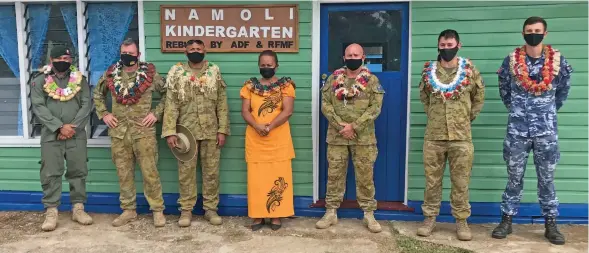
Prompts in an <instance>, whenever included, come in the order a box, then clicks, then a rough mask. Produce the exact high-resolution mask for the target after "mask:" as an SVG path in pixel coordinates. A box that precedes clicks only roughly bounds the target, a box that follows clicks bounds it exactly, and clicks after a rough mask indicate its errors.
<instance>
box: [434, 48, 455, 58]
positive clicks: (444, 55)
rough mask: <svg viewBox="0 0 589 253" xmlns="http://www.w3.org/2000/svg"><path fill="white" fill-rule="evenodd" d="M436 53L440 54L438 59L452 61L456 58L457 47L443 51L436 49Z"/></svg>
mask: <svg viewBox="0 0 589 253" xmlns="http://www.w3.org/2000/svg"><path fill="white" fill-rule="evenodd" d="M438 52H439V53H440V57H441V58H442V59H443V60H444V61H451V60H452V59H454V57H456V53H458V46H456V47H454V48H445V49H439V48H438Z"/></svg>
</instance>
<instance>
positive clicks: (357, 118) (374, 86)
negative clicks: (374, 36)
mask: <svg viewBox="0 0 589 253" xmlns="http://www.w3.org/2000/svg"><path fill="white" fill-rule="evenodd" d="M365 57H366V56H365V54H364V49H363V48H362V47H361V46H360V45H358V44H351V45H349V46H348V47H347V48H346V51H345V55H344V57H343V58H344V60H345V62H346V67H344V68H341V69H339V70H336V71H335V72H334V73H333V74H332V75H331V76H329V78H328V79H327V82H326V83H325V84H324V85H323V87H322V96H323V98H322V107H321V110H322V112H323V115H325V117H326V118H327V120H328V121H329V127H328V129H327V143H328V146H327V160H328V162H329V168H328V172H327V173H328V176H327V177H328V178H327V196H326V198H325V201H326V208H327V211H326V213H325V215H324V216H323V218H321V220H319V221H318V222H317V224H316V225H315V226H316V227H317V228H319V229H324V228H328V227H330V226H331V225H335V224H336V223H337V214H336V209H338V208H339V206H340V203H341V202H342V200H343V197H344V191H345V189H346V174H347V170H348V159H349V156H350V153H351V155H352V161H353V163H354V170H355V174H356V194H357V196H358V203H359V204H360V207H361V208H362V210H363V211H364V223H365V224H366V225H367V226H368V230H370V231H371V232H374V233H378V232H380V231H382V229H381V226H380V224H379V223H378V222H377V221H376V220H375V219H374V210H376V200H375V199H374V178H373V169H374V168H373V166H374V162H375V161H376V157H377V156H378V149H377V147H376V134H375V129H374V121H375V120H376V118H377V117H378V115H379V114H380V110H381V107H382V100H383V97H384V90H383V89H382V86H381V85H380V82H379V80H378V78H377V77H376V76H375V75H373V74H371V73H370V71H368V69H367V68H366V67H364V66H362V63H363V61H364V59H365Z"/></svg>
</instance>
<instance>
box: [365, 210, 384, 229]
mask: <svg viewBox="0 0 589 253" xmlns="http://www.w3.org/2000/svg"><path fill="white" fill-rule="evenodd" d="M363 221H364V224H365V225H366V226H368V230H369V231H370V232H372V233H380V232H381V231H382V228H381V227H380V224H379V223H378V221H376V219H374V212H364V220H363Z"/></svg>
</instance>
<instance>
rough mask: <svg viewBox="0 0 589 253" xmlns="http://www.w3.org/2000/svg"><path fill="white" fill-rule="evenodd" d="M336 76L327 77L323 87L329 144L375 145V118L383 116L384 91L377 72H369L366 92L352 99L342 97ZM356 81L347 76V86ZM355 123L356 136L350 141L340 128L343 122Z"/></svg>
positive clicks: (349, 86)
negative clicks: (340, 97) (336, 89)
mask: <svg viewBox="0 0 589 253" xmlns="http://www.w3.org/2000/svg"><path fill="white" fill-rule="evenodd" d="M334 79H335V77H334V76H333V75H331V76H329V78H327V81H326V83H325V84H324V85H323V87H322V88H321V92H322V99H321V100H322V101H321V111H322V112H323V115H324V116H325V117H326V118H327V121H329V126H328V128H327V143H329V144H331V145H372V144H376V134H375V129H374V121H375V120H376V118H377V117H378V115H380V110H381V108H382V101H383V97H384V90H383V88H382V86H381V85H380V82H379V80H378V78H377V77H376V76H375V75H372V74H371V75H370V76H369V79H368V85H367V86H366V89H365V90H364V91H361V92H360V94H359V95H358V96H357V97H355V98H352V99H347V100H340V99H338V98H337V96H336V93H335V92H334V89H333V86H332V84H333V82H334ZM355 83H356V80H355V79H354V78H346V79H345V87H346V88H347V89H350V88H351V87H352V85H354V84H355ZM342 123H343V124H352V126H353V128H354V131H355V132H356V135H357V136H356V138H355V139H352V140H348V139H346V138H344V137H343V136H342V135H341V134H340V133H339V131H341V130H342V129H343V127H342V126H341V125H340V124H342Z"/></svg>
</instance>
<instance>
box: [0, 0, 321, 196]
mask: <svg viewBox="0 0 589 253" xmlns="http://www.w3.org/2000/svg"><path fill="white" fill-rule="evenodd" d="M280 3H283V2H280ZM296 3H297V4H299V22H300V26H299V34H300V38H299V42H300V46H299V48H300V51H299V53H279V54H278V57H279V60H280V68H279V70H278V74H279V75H284V76H290V77H291V78H293V80H294V81H295V82H296V84H297V90H296V92H297V94H296V95H297V98H296V100H295V111H294V115H293V116H292V118H291V119H290V123H291V131H292V135H293V137H294V138H293V141H294V146H295V153H296V158H295V159H294V161H293V180H294V183H295V185H294V194H295V195H296V196H311V195H312V194H313V193H312V190H313V178H312V175H313V163H312V161H313V153H312V141H311V89H310V87H311V15H312V11H311V3H310V2H296ZM160 4H166V5H170V4H183V5H201V4H219V3H213V2H205V3H203V2H198V3H196V2H144V15H145V36H146V41H145V42H146V43H145V44H146V48H147V49H146V52H145V53H146V60H147V61H150V62H153V63H154V64H155V65H156V68H157V70H158V72H159V73H160V74H162V75H164V76H165V75H166V74H167V72H168V70H169V69H170V67H171V66H173V65H174V64H175V63H177V62H178V61H185V60H186V56H185V55H184V54H162V53H161V52H160V24H159V23H160V11H159V6H160ZM221 4H223V5H226V4H231V3H228V2H223V3H221ZM233 4H243V3H233ZM261 4H271V3H270V2H263V3H261ZM206 59H207V60H210V61H212V62H214V63H216V64H218V65H219V67H220V69H221V72H222V73H223V77H224V79H225V81H226V82H227V85H228V89H227V95H228V97H229V107H230V111H231V112H230V113H231V114H230V120H231V132H232V136H230V137H228V138H227V143H226V146H225V148H224V149H223V151H222V161H221V183H220V187H221V189H220V191H221V194H246V193H247V189H246V187H247V181H246V164H245V160H244V149H243V148H244V134H245V127H246V124H245V123H244V121H243V119H242V118H241V113H240V108H241V99H240V98H239V89H240V88H241V87H242V84H243V82H244V81H245V80H247V79H248V78H249V77H251V76H259V73H258V67H257V59H258V54H257V53H210V54H208V55H207V56H206ZM156 102H157V101H156ZM156 102H154V104H155V103H156ZM157 134H158V136H160V134H161V125H159V124H158V131H157ZM40 157H41V152H40V149H39V148H0V191H3V190H8V191H37V192H39V191H41V184H40V183H39V167H40V164H39V161H40ZM159 157H160V158H159V163H158V168H159V171H160V176H161V181H162V183H163V191H164V193H177V192H178V183H177V182H178V173H177V163H176V159H175V158H174V157H173V155H172V154H171V152H170V151H169V148H168V147H167V145H166V143H165V141H164V140H161V141H160V143H159ZM88 159H89V162H88V168H89V175H88V180H87V191H88V192H114V193H117V192H119V184H118V178H117V175H116V169H115V167H114V165H113V163H112V160H111V151H110V148H106V147H101V148H89V149H88ZM197 174H198V185H199V192H200V185H201V179H200V170H199V172H198V173H197ZM135 181H136V183H137V189H138V192H142V179H141V173H140V171H139V169H138V170H137V172H136V180H135ZM68 189H69V186H68V184H67V181H65V180H64V185H63V190H64V191H68ZM166 204H173V203H166Z"/></svg>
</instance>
